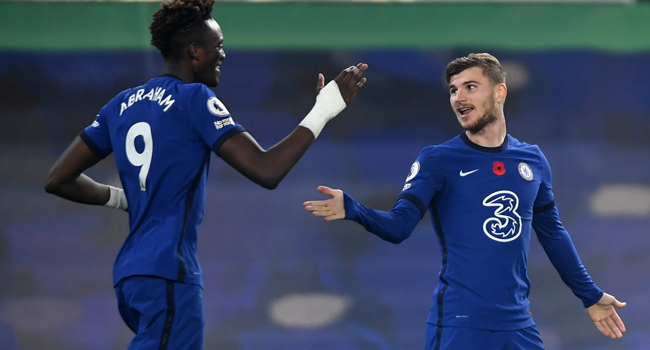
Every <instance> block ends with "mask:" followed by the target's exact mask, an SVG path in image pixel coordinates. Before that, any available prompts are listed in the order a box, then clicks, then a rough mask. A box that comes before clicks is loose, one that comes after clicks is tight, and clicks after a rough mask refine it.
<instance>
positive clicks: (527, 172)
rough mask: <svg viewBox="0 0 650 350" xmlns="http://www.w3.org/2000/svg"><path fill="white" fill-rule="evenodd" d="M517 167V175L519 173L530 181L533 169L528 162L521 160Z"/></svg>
mask: <svg viewBox="0 0 650 350" xmlns="http://www.w3.org/2000/svg"><path fill="white" fill-rule="evenodd" d="M517 168H518V169H519V175H521V177H523V178H524V179H525V180H528V181H530V180H532V179H533V170H532V169H531V168H530V166H528V164H526V163H524V162H521V163H519V166H517Z"/></svg>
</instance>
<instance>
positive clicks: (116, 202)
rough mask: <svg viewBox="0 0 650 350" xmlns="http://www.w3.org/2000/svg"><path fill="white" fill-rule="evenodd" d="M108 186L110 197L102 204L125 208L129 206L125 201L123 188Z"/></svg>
mask: <svg viewBox="0 0 650 350" xmlns="http://www.w3.org/2000/svg"><path fill="white" fill-rule="evenodd" d="M108 188H109V189H110V190H111V197H110V198H109V199H108V202H106V204H104V206H105V207H109V208H115V209H122V210H126V208H128V207H129V203H128V202H127V201H126V195H125V194H124V190H123V189H121V188H117V187H113V186H108Z"/></svg>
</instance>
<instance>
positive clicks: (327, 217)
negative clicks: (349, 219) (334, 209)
mask: <svg viewBox="0 0 650 350" xmlns="http://www.w3.org/2000/svg"><path fill="white" fill-rule="evenodd" d="M342 218H343V217H342V216H341V215H338V214H332V215H328V216H326V217H325V221H333V220H339V219H342Z"/></svg>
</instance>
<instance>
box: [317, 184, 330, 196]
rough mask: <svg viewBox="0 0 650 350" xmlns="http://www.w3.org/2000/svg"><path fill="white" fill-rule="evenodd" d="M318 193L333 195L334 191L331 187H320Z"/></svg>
mask: <svg viewBox="0 0 650 350" xmlns="http://www.w3.org/2000/svg"><path fill="white" fill-rule="evenodd" d="M318 192H320V193H322V194H329V195H332V194H333V193H334V190H333V189H332V188H331V187H327V186H318Z"/></svg>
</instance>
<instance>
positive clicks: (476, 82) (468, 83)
mask: <svg viewBox="0 0 650 350" xmlns="http://www.w3.org/2000/svg"><path fill="white" fill-rule="evenodd" d="M470 84H473V85H481V84H480V83H479V82H478V81H476V80H468V81H464V82H462V83H461V84H460V85H462V86H467V85H470ZM455 87H456V85H454V84H449V90H451V89H453V88H455Z"/></svg>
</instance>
